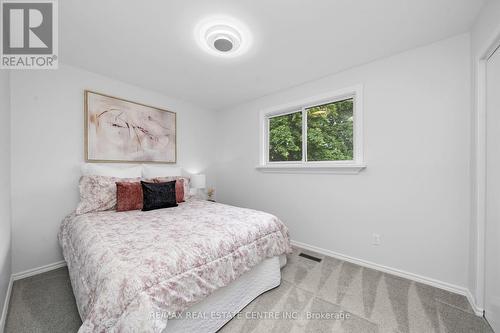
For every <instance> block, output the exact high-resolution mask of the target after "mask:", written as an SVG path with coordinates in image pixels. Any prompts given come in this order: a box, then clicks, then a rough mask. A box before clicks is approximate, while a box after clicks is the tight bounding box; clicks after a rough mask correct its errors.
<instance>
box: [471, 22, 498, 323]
mask: <svg viewBox="0 0 500 333" xmlns="http://www.w3.org/2000/svg"><path fill="white" fill-rule="evenodd" d="M499 47H500V27H498V28H497V30H496V33H495V34H494V35H493V37H492V38H490V39H489V40H488V42H487V43H486V44H485V45H484V47H482V48H481V49H479V52H478V53H477V54H476V55H474V56H473V57H474V58H473V73H474V85H473V86H474V102H473V109H474V111H473V119H472V123H473V130H474V131H473V136H472V140H473V144H472V148H473V151H472V164H471V167H472V201H473V202H472V222H473V225H474V226H475V235H474V236H475V250H476V253H475V261H476V265H475V267H474V272H475V276H474V278H475V281H474V285H473V298H474V301H475V304H474V305H475V307H476V310H478V311H480V312H482V313H483V315H484V308H485V306H484V305H485V294H484V293H485V260H486V258H485V250H486V249H485V237H486V234H485V229H486V112H487V110H486V89H487V79H486V67H487V63H488V59H489V58H490V57H491V56H492V55H493V53H495V51H496V50H497V49H498V48H499ZM473 230H474V229H473Z"/></svg>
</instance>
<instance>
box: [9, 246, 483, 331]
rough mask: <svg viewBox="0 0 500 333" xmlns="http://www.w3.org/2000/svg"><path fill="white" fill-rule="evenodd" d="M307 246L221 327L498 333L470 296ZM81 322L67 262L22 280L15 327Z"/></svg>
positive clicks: (13, 310)
mask: <svg viewBox="0 0 500 333" xmlns="http://www.w3.org/2000/svg"><path fill="white" fill-rule="evenodd" d="M300 251H302V250H300V249H294V253H293V254H292V255H290V256H289V257H288V265H287V266H286V267H285V268H284V269H283V272H282V273H283V281H282V283H281V285H280V286H279V287H278V288H276V289H273V290H271V291H269V292H267V293H265V294H263V295H261V296H260V297H258V298H257V299H256V300H254V301H253V302H252V303H250V304H249V305H248V306H247V307H246V308H245V309H244V310H243V311H242V313H240V315H239V316H238V317H237V318H234V319H233V320H231V321H230V322H229V323H228V324H227V325H226V326H224V327H223V328H222V329H221V332H224V333H227V332H283V333H294V332H361V333H364V332H381V333H385V332H394V333H396V332H425V333H427V332H440V333H447V332H449V333H461V332H464V333H473V332H488V333H491V332H492V331H491V330H490V328H489V326H488V324H487V323H486V321H485V320H484V319H483V318H481V317H477V316H475V315H474V314H473V312H472V309H471V307H470V305H469V303H468V302H467V299H466V298H465V297H463V296H460V295H456V294H452V293H449V292H446V291H444V290H440V289H436V288H432V287H429V286H426V285H423V284H419V283H415V282H413V281H409V280H406V279H402V278H398V277H395V276H392V275H388V274H384V273H381V272H378V271H375V270H372V269H367V268H363V267H360V266H357V265H353V264H350V263H347V262H344V261H340V260H337V259H334V258H330V257H324V256H322V255H318V254H315V253H312V252H308V251H303V252H305V253H308V254H312V255H314V256H317V257H319V258H321V259H322V261H321V262H320V263H318V262H315V261H313V260H310V259H306V258H302V257H299V256H298V254H299V252H300ZM271 317H272V318H271ZM311 318H313V319H311ZM80 325H81V321H80V318H79V317H78V312H77V309H76V305H75V301H74V297H73V293H72V291H71V286H70V283H69V278H68V273H67V270H66V268H62V269H58V270H54V271H51V272H48V273H44V274H40V275H37V276H34V277H31V278H27V279H23V280H20V281H16V282H15V283H14V287H13V291H12V297H11V302H10V307H9V313H8V317H7V324H6V332H7V333H24V332H30V333H31V332H50V333H57V332H65V333H67V332H76V331H77V330H78V327H79V326H80Z"/></svg>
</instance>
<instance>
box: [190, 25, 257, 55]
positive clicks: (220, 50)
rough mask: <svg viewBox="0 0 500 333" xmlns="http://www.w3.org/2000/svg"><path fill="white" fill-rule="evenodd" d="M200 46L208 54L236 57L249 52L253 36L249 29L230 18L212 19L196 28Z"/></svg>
mask: <svg viewBox="0 0 500 333" xmlns="http://www.w3.org/2000/svg"><path fill="white" fill-rule="evenodd" d="M195 37H196V40H197V42H198V44H199V46H200V47H201V48H202V49H203V50H205V51H206V52H208V53H210V54H212V55H215V56H220V57H235V56H239V55H241V54H243V53H245V52H247V51H248V49H249V48H250V44H251V35H250V32H249V31H248V28H247V27H246V26H245V25H244V24H243V23H241V22H239V21H238V20H235V19H233V18H229V17H212V18H208V19H205V20H203V21H202V22H200V23H199V24H198V25H197V26H196V28H195Z"/></svg>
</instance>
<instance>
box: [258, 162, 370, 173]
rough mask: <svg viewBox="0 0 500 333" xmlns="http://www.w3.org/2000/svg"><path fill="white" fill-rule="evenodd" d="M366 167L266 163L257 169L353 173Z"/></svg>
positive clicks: (361, 165) (362, 165)
mask: <svg viewBox="0 0 500 333" xmlns="http://www.w3.org/2000/svg"><path fill="white" fill-rule="evenodd" d="M364 168H366V164H363V163H360V164H309V165H305V164H268V165H259V166H257V167H256V169H257V170H259V171H261V172H266V173H329V174H347V175H353V174H357V173H359V172H360V171H361V170H363V169H364Z"/></svg>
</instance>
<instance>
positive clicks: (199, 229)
mask: <svg viewBox="0 0 500 333" xmlns="http://www.w3.org/2000/svg"><path fill="white" fill-rule="evenodd" d="M59 242H60V244H61V246H62V249H63V254H64V258H65V259H66V262H67V264H68V269H69V273H70V278H71V284H72V286H73V292H74V294H75V298H76V302H77V306H78V310H79V312H80V316H81V318H82V321H83V325H82V327H81V328H80V330H79V332H161V331H162V330H163V329H164V328H165V327H166V323H167V320H168V318H169V317H170V316H172V315H174V314H179V313H180V312H182V311H183V310H185V309H187V308H189V307H190V306H192V305H194V304H195V303H197V302H199V301H201V300H203V299H204V298H205V297H207V296H208V295H210V294H211V293H212V292H214V291H215V290H217V289H218V288H221V287H224V286H226V285H228V284H229V283H231V281H233V280H235V279H236V278H237V277H239V276H240V275H242V274H243V273H245V272H246V271H248V270H250V269H251V268H252V267H253V266H255V265H257V264H258V263H260V262H261V261H262V260H264V259H266V258H270V257H274V256H277V255H281V254H283V253H286V252H289V251H290V242H289V236H288V230H287V228H286V227H285V225H284V224H283V223H282V222H281V221H280V220H279V219H278V218H276V217H275V216H273V215H270V214H267V213H264V212H260V211H255V210H251V209H244V208H238V207H233V206H228V205H223V204H219V203H212V202H208V201H201V200H192V201H188V202H185V203H182V204H180V205H179V206H178V207H175V208H167V209H160V210H154V211H149V212H142V211H129V212H115V211H105V212H98V213H89V214H84V215H79V216H76V215H74V214H72V215H69V216H68V217H66V218H65V219H64V220H63V222H62V225H61V228H60V231H59Z"/></svg>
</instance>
